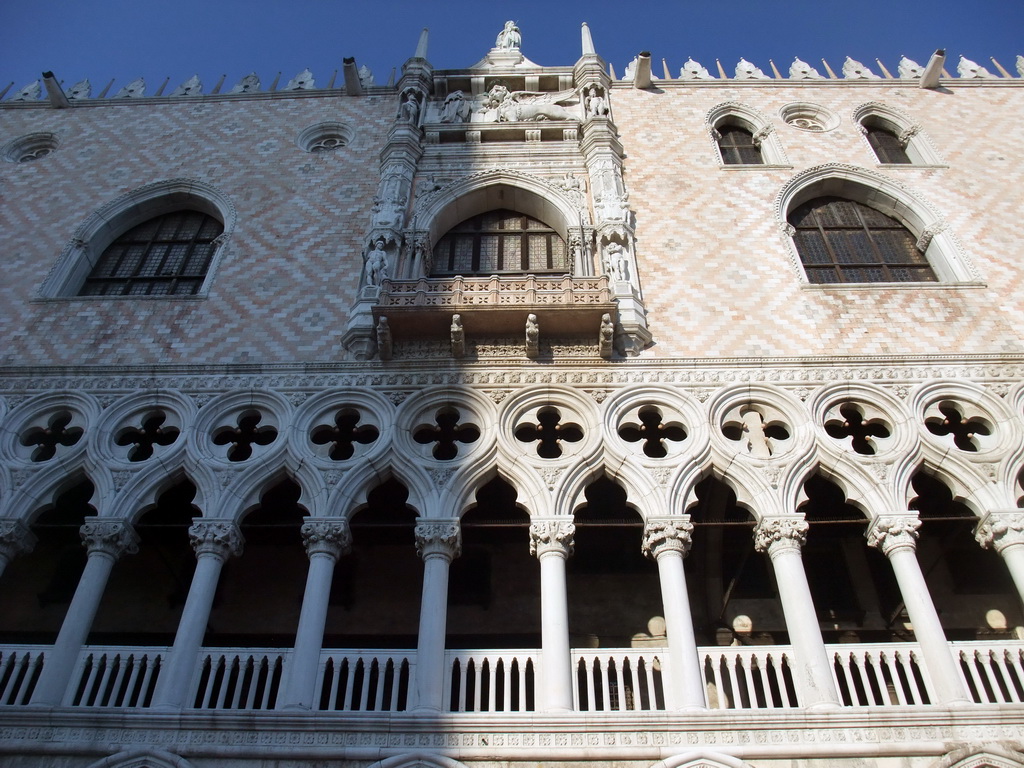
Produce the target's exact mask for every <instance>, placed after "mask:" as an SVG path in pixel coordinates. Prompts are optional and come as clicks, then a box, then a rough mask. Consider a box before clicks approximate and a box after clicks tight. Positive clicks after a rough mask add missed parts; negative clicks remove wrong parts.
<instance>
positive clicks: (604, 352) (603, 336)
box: [597, 312, 615, 360]
mask: <svg viewBox="0 0 1024 768" xmlns="http://www.w3.org/2000/svg"><path fill="white" fill-rule="evenodd" d="M614 341H615V324H614V323H613V322H612V316H611V315H610V314H608V313H607V312H605V313H604V314H603V315H601V330H600V332H599V333H598V337H597V346H598V351H599V352H600V354H601V357H603V358H604V359H605V360H607V359H609V358H610V357H611V356H612V350H613V342H614Z"/></svg>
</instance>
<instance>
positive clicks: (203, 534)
mask: <svg viewBox="0 0 1024 768" xmlns="http://www.w3.org/2000/svg"><path fill="white" fill-rule="evenodd" d="M188 539H189V541H190V542H191V544H192V549H194V550H195V552H196V557H199V556H200V555H216V556H217V557H218V558H220V559H221V560H222V561H223V560H227V559H228V558H229V557H232V556H234V557H238V555H240V554H242V545H243V544H244V543H245V539H243V538H242V532H241V531H240V530H238V525H236V524H235V523H234V522H233V521H231V520H202V519H200V520H194V521H193V523H192V527H191V528H189V529H188Z"/></svg>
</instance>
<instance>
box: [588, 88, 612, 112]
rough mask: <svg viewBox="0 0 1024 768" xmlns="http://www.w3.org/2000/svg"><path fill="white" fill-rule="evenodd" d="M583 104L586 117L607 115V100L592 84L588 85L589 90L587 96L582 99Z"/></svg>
mask: <svg viewBox="0 0 1024 768" xmlns="http://www.w3.org/2000/svg"><path fill="white" fill-rule="evenodd" d="M584 106H585V107H586V109H587V117H607V116H608V101H607V99H605V97H604V96H602V95H601V94H599V93H598V92H597V88H596V87H594V86H593V85H592V86H590V90H589V91H587V98H586V100H585V101H584Z"/></svg>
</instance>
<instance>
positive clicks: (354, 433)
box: [309, 408, 380, 461]
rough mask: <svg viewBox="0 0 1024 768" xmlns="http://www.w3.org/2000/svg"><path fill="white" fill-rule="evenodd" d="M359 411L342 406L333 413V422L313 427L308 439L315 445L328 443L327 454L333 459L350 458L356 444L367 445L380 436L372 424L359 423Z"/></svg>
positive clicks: (342, 459)
mask: <svg viewBox="0 0 1024 768" xmlns="http://www.w3.org/2000/svg"><path fill="white" fill-rule="evenodd" d="M359 419H360V415H359V411H357V410H356V409H355V408H342V409H341V410H339V411H338V412H337V413H336V414H334V424H320V425H319V426H316V427H313V430H312V432H310V435H309V439H310V440H312V441H313V442H314V443H316V444H317V445H330V449H329V450H328V453H327V455H328V456H330V457H331V459H332V460H334V461H344V460H345V459H351V458H352V456H353V455H354V454H355V450H356V445H357V444H358V445H368V444H369V443H372V442H373V441H374V440H376V439H377V438H378V437H380V430H378V429H377V427H375V426H373V425H372V424H360V423H359Z"/></svg>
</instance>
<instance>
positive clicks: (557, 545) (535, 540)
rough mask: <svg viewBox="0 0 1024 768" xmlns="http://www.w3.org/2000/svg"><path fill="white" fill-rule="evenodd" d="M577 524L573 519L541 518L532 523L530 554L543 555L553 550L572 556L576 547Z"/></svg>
mask: <svg viewBox="0 0 1024 768" xmlns="http://www.w3.org/2000/svg"><path fill="white" fill-rule="evenodd" d="M575 535H576V526H575V525H574V524H573V522H572V521H571V520H539V521H537V522H535V523H531V524H530V554H531V555H533V556H534V557H543V556H544V555H546V554H548V553H550V552H553V553H556V554H559V555H561V556H562V557H570V556H571V555H572V552H573V548H574V547H575V540H574V537H575Z"/></svg>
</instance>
